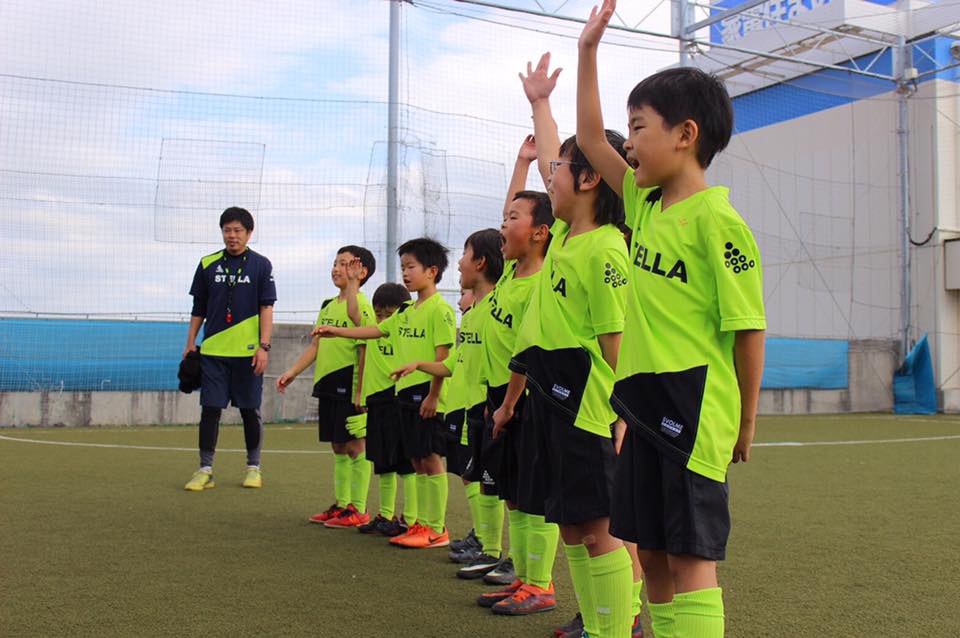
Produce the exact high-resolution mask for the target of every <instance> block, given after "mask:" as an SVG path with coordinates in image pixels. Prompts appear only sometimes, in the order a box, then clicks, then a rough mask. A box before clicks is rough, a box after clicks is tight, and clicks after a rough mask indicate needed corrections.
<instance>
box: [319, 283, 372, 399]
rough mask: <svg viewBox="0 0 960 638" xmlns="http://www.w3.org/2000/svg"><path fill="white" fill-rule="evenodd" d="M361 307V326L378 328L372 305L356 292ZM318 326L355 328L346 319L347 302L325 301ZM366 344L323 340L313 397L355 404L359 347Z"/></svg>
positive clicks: (353, 340)
mask: <svg viewBox="0 0 960 638" xmlns="http://www.w3.org/2000/svg"><path fill="white" fill-rule="evenodd" d="M357 304H358V305H359V306H360V325H361V326H373V325H376V321H377V320H376V316H375V315H374V313H373V306H372V305H371V304H370V302H369V301H368V300H367V297H366V296H365V295H364V294H363V293H362V292H361V293H357ZM316 325H318V326H338V327H341V328H347V327H352V326H353V322H352V321H351V320H350V317H348V316H347V302H346V300H343V299H340V298H339V297H331V298H330V299H327V300H326V301H324V302H323V305H322V306H321V307H320V312H319V314H317V322H316ZM362 345H364V344H363V342H362V341H357V340H356V339H320V340H319V343H318V344H317V360H316V364H315V365H314V369H313V396H315V397H325V398H331V399H339V400H343V401H353V400H354V396H355V393H356V391H357V381H358V372H359V366H358V365H357V363H358V361H359V348H360V346H362Z"/></svg>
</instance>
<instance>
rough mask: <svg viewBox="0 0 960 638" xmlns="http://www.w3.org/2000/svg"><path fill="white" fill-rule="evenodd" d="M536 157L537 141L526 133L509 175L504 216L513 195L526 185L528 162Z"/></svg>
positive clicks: (528, 170)
mask: <svg viewBox="0 0 960 638" xmlns="http://www.w3.org/2000/svg"><path fill="white" fill-rule="evenodd" d="M536 159H537V142H536V138H534V136H533V135H528V136H526V137H525V138H524V139H523V143H522V144H521V145H520V152H519V153H517V161H516V163H515V164H514V165H513V175H511V176H510V186H509V188H508V189H507V201H505V202H504V203H503V216H504V218H506V216H507V211H509V210H510V204H511V203H513V197H514V196H515V195H516V194H517V193H519V192H520V191H522V190H524V189H525V188H526V187H527V175H528V174H529V172H530V163H531V162H533V161H535V160H536Z"/></svg>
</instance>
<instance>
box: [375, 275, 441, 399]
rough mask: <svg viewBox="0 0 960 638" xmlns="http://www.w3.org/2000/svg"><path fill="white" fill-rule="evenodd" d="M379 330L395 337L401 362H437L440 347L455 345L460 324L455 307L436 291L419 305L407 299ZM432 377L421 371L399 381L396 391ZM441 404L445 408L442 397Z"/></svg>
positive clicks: (427, 381)
mask: <svg viewBox="0 0 960 638" xmlns="http://www.w3.org/2000/svg"><path fill="white" fill-rule="evenodd" d="M380 331H381V332H383V333H384V334H385V335H389V336H390V337H392V338H393V343H394V346H395V349H396V357H397V361H398V362H399V363H400V364H401V365H402V364H404V363H411V362H413V361H434V360H435V359H436V358H437V354H436V349H437V347H439V346H452V345H453V344H454V342H455V341H456V333H457V324H456V319H455V318H454V313H453V308H452V307H451V306H450V304H449V303H447V302H446V300H445V299H444V298H443V297H442V296H440V294H439V293H436V294H433V295H431V296H430V297H428V298H427V299H426V300H425V301H424V302H422V303H420V304H419V305H418V304H417V303H416V302H414V301H407V302H404V304H403V305H402V306H400V308H399V310H397V312H396V313H394V315H393V316H391V317H389V318H387V319H386V320H385V321H383V322H382V323H381V324H380ZM432 378H433V377H431V376H430V375H429V374H427V373H426V372H421V371H419V370H418V371H417V372H414V373H413V374H409V375H407V376H405V377H403V378H402V379H400V380H399V381H397V385H396V390H397V392H400V391H402V390H404V389H405V388H409V387H412V386H415V385H420V384H422V383H429V382H430V381H431V379H432ZM444 385H446V384H444ZM440 407H444V403H443V397H441V400H440ZM440 411H443V410H440Z"/></svg>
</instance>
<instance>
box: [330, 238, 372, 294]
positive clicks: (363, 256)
mask: <svg viewBox="0 0 960 638" xmlns="http://www.w3.org/2000/svg"><path fill="white" fill-rule="evenodd" d="M343 253H350V254H351V255H353V256H354V257H356V258H357V259H359V260H360V265H361V266H363V267H364V268H366V269H367V276H366V277H364V278H363V279H361V280H360V285H361V286H362V285H363V284H365V283H367V280H368V279H370V277H372V276H373V273H374V272H375V271H376V270H377V260H376V259H374V257H373V253H372V252H370V251H369V250H367V249H366V248H364V247H363V246H353V245H350V246H343V247H342V248H340V249H339V250H338V251H337V254H338V255H342V254H343Z"/></svg>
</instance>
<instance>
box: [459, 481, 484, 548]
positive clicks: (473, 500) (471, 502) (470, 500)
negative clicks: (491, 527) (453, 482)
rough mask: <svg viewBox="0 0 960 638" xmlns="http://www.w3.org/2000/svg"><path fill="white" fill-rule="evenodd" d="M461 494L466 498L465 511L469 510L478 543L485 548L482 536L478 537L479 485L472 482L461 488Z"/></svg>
mask: <svg viewBox="0 0 960 638" xmlns="http://www.w3.org/2000/svg"><path fill="white" fill-rule="evenodd" d="M463 493H464V494H465V495H466V497H467V509H469V510H470V524H471V526H472V527H473V531H474V533H475V534H476V535H477V538H478V539H480V542H481V543H483V544H484V546H486V542H485V541H484V540H483V536H481V535H480V527H481V525H480V483H478V482H476V481H474V482H473V483H467V484H466V485H464V486H463Z"/></svg>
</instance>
